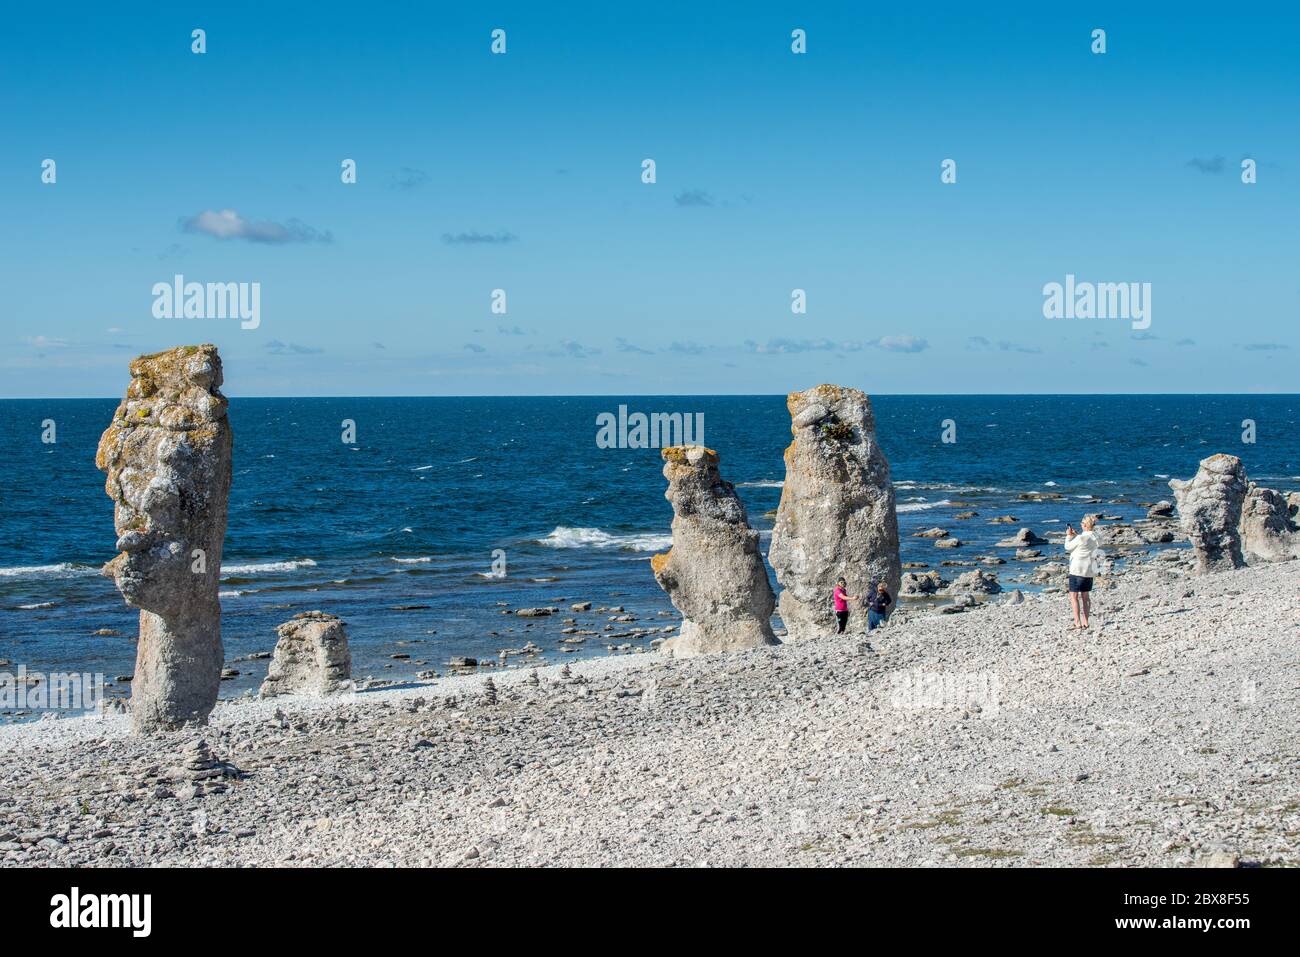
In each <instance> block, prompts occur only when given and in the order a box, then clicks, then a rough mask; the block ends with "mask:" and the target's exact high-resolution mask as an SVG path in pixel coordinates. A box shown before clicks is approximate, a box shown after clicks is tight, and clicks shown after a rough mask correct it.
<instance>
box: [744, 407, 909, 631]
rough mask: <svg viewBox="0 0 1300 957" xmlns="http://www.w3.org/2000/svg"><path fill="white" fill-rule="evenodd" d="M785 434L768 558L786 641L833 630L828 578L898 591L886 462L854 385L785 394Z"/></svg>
mask: <svg viewBox="0 0 1300 957" xmlns="http://www.w3.org/2000/svg"><path fill="white" fill-rule="evenodd" d="M786 406H787V407H788V408H789V410H790V418H791V427H790V431H791V433H792V434H793V435H794V440H793V441H792V442H791V443H790V447H789V448H787V449H786V450H785V487H784V489H783V490H782V492H781V504H780V506H779V507H778V508H777V511H776V526H775V527H774V528H773V530H772V547H771V549H769V551H768V560H769V561H770V562H771V563H772V568H773V570H774V571H775V572H776V577H777V580H778V581H779V582H780V583H781V585H782V587H783V591H782V592H781V606H780V608H781V620H782V621H784V622H785V627H786V630H787V632H788V633H789V636H790V638H791V639H792V640H798V639H802V638H811V637H816V636H817V635H819V634H827V633H829V632H830V631H831V630H832V628H833V627H834V623H835V615H834V606H833V605H832V602H831V592H832V589H833V588H834V587H835V580H836V579H837V578H840V577H843V578H845V579H846V580H847V582H848V586H849V591H850V592H851V593H853V594H865V593H866V589H867V588H869V587H872V586H873V584H874V583H877V582H882V581H883V582H884V583H885V587H886V588H887V589H888V590H889V593H890V595H892V596H894V598H895V599H897V597H898V588H899V580H900V579H901V577H902V563H901V562H900V560H899V557H898V515H897V513H896V511H895V508H894V486H893V483H892V481H891V480H890V476H889V463H888V462H887V461H886V460H885V455H884V453H883V452H882V451H881V450H880V446H879V445H878V444H877V442H876V422H875V417H874V416H873V415H872V413H871V402H870V400H869V399H868V398H867V397H866V395H865V394H863V393H862V392H859V391H858V390H857V389H846V388H844V387H842V386H837V385H819V386H817V387H816V388H815V389H809V390H807V391H806V392H792V393H790V395H789V396H788V398H787V399H786Z"/></svg>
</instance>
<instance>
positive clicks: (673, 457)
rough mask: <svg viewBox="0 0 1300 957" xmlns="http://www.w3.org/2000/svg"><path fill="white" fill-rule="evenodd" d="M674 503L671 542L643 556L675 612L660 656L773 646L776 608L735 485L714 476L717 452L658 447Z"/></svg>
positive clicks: (667, 494)
mask: <svg viewBox="0 0 1300 957" xmlns="http://www.w3.org/2000/svg"><path fill="white" fill-rule="evenodd" d="M662 454H663V458H664V477H665V478H666V479H668V491H667V492H665V493H664V497H665V498H667V499H668V500H669V501H670V502H672V503H673V546H672V548H671V549H669V550H668V551H667V552H664V553H663V554H661V555H655V556H654V558H652V559H651V561H650V567H651V569H652V570H653V571H654V576H655V580H656V581H657V582H659V586H660V587H661V588H662V589H663V590H664V591H666V592H667V593H668V597H669V598H670V599H671V600H672V603H673V606H674V607H675V608H676V609H677V610H678V611H680V612H681V613H682V629H681V633H680V634H679V635H677V636H676V637H674V638H670V639H669V640H668V641H666V642H664V644H663V647H662V648H661V649H660V650H661V651H663V652H664V653H665V654H668V655H672V656H674V657H679V658H684V657H690V656H693V655H704V654H712V653H714V652H720V651H743V650H747V649H750V648H758V647H761V646H762V645H775V644H776V643H777V640H776V636H775V635H774V634H773V633H772V625H771V622H770V621H769V619H770V618H771V617H772V610H773V608H775V606H776V599H775V597H774V596H773V594H772V585H771V583H770V582H769V581H768V580H767V569H766V568H764V567H763V555H762V553H761V552H759V550H758V532H756V531H754V529H752V528H750V527H749V518H748V516H747V515H746V514H745V506H744V504H743V503H742V502H741V501H740V498H739V497H738V496H737V495H736V487H735V486H734V485H732V484H731V483H730V482H725V481H723V479H722V476H721V475H720V474H719V473H718V453H717V452H714V451H713V450H712V449H706V448H703V447H701V446H698V445H686V446H676V447H673V448H667V449H664V450H663V453H662Z"/></svg>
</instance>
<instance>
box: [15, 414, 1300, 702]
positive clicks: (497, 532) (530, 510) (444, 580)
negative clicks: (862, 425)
mask: <svg viewBox="0 0 1300 957" xmlns="http://www.w3.org/2000/svg"><path fill="white" fill-rule="evenodd" d="M116 404H117V401H116V400H114V399H105V400H91V399H87V400H43V399H42V400H8V401H0V435H3V436H4V457H3V459H0V659H8V660H9V661H10V662H11V663H12V664H11V667H16V666H17V665H18V664H24V665H26V666H27V668H28V670H29V671H43V670H64V671H88V672H102V673H103V674H105V675H107V676H108V677H109V680H110V681H111V680H112V678H113V676H115V675H128V674H130V673H131V672H132V670H133V667H134V655H135V652H134V641H133V636H134V633H135V622H136V613H135V612H133V611H131V610H130V609H128V608H127V607H126V606H125V605H124V604H123V602H122V600H121V598H120V596H119V595H118V593H117V591H116V590H115V588H114V587H113V583H112V581H111V580H110V579H107V578H103V577H101V576H99V575H98V569H99V567H100V566H101V565H102V564H103V563H104V562H105V561H107V560H109V559H111V558H112V557H113V555H114V550H113V543H114V538H115V536H114V530H113V514H112V505H111V502H110V500H109V499H108V497H107V496H106V495H105V494H104V477H103V475H102V473H100V472H99V471H97V470H96V468H95V464H94V457H95V447H96V444H97V443H98V440H99V436H100V433H101V432H102V430H103V429H104V427H105V425H106V424H107V423H108V421H109V419H110V417H111V414H112V412H113V409H114V408H115V407H116ZM620 404H626V405H627V406H628V407H629V409H630V410H631V411H633V412H636V411H640V412H645V413H650V412H681V413H703V414H704V422H705V435H704V443H705V444H707V445H709V446H710V447H712V448H714V449H717V450H718V452H719V453H720V455H721V457H722V471H723V475H724V476H725V477H726V478H727V479H728V480H730V481H732V482H734V483H736V485H737V486H738V490H739V493H740V495H741V497H742V498H743V500H744V502H745V504H746V506H747V508H748V509H749V515H750V520H751V522H752V523H753V524H754V526H755V527H757V528H758V529H760V530H761V531H762V534H763V541H764V543H765V546H766V543H767V542H768V541H769V536H770V531H771V528H772V517H773V516H772V513H773V512H774V510H775V509H776V507H777V503H778V501H779V500H780V495H781V487H780V486H781V481H782V479H783V478H784V471H785V469H784V463H783V459H782V452H783V450H784V449H785V447H786V445H787V444H788V442H789V438H790V422H789V415H788V413H787V412H786V408H785V400H784V397H782V396H716V397H700V396H659V397H649V396H647V397H633V398H625V399H618V398H608V397H606V398H601V397H575V398H314V399H287V398H282V399H253V398H248V399H239V398H236V399H233V400H232V401H231V405H230V420H231V423H232V426H233V428H234V434H235V462H234V485H233V489H232V492H231V501H230V519H229V527H228V530H227V535H226V547H225V562H224V565H223V569H222V575H223V579H222V585H221V602H222V610H223V633H224V638H225V644H226V658H227V661H232V660H234V659H237V658H241V657H243V656H246V655H249V654H250V653H253V652H265V651H269V650H270V649H271V648H272V647H274V644H275V626H276V625H277V624H279V623H281V622H283V621H285V620H287V619H288V618H290V617H292V616H293V615H294V614H296V613H298V612H300V611H305V610H309V609H321V610H324V611H329V612H333V613H335V614H338V615H340V616H342V617H343V618H344V619H345V620H346V621H347V622H348V625H349V634H350V638H351V643H352V650H353V658H354V672H355V674H357V675H358V676H366V675H374V676H375V677H377V678H388V679H405V678H411V677H413V676H414V675H415V674H416V673H417V672H419V671H423V670H427V669H429V668H433V669H436V670H438V671H439V672H441V671H442V670H443V669H444V667H445V666H446V663H447V662H448V659H449V658H450V657H451V656H453V655H466V656H472V657H476V658H480V659H487V660H495V659H496V657H497V652H498V651H499V650H500V649H502V648H517V647H520V646H521V645H523V644H524V643H525V642H527V641H533V642H535V643H536V644H538V645H540V646H542V648H543V649H544V650H545V655H544V660H546V661H551V662H558V661H560V660H562V659H565V658H567V657H569V656H567V655H564V654H561V653H560V651H559V648H560V645H559V644H558V643H557V642H558V639H559V638H560V637H561V635H560V634H559V629H560V628H561V627H562V624H561V622H560V619H561V618H564V617H568V613H567V612H566V613H565V614H564V615H559V616H555V617H554V618H551V619H537V620H534V621H532V622H531V623H530V622H526V621H525V620H523V619H516V618H514V617H513V616H505V615H502V614H501V607H502V604H503V603H505V604H508V605H509V606H511V607H519V606H523V605H545V604H561V605H563V606H564V607H566V608H567V606H568V604H569V603H571V602H575V601H592V602H594V603H595V604H596V605H597V606H600V605H622V606H623V607H624V608H625V609H626V611H627V612H629V613H632V614H634V615H636V616H637V617H638V618H639V619H642V620H641V621H639V622H638V624H642V625H651V624H658V625H662V624H664V623H665V622H666V621H667V620H668V619H666V618H663V617H658V613H659V612H661V611H663V612H667V611H671V606H670V604H669V602H668V601H667V599H666V597H665V596H664V594H663V593H662V592H661V591H660V589H659V588H658V586H657V585H656V584H655V581H654V578H653V576H652V575H651V573H650V567H649V558H650V556H651V555H652V554H653V553H654V552H655V551H659V550H662V549H664V548H666V547H667V546H668V544H669V542H670V535H669V525H670V522H671V520H672V510H671V507H670V506H669V504H668V502H667V501H666V500H665V499H664V489H665V482H664V479H663V476H662V473H661V468H662V465H661V461H660V457H659V452H658V450H656V449H607V448H599V447H598V446H597V443H596V432H597V428H596V417H597V416H598V415H599V414H600V413H604V412H617V408H618V406H619V405H620ZM873 406H874V409H875V414H876V421H877V435H878V439H879V442H880V444H881V446H882V448H883V449H884V451H885V454H886V455H887V457H888V458H889V461H890V464H891V467H892V471H893V477H894V481H895V485H896V487H897V498H898V506H899V524H900V531H901V536H902V548H903V560H904V561H923V562H930V563H933V564H936V565H937V563H938V562H939V561H940V560H941V559H945V558H947V559H953V558H956V559H962V558H973V557H975V556H978V555H980V554H983V553H985V552H987V551H988V550H989V549H988V546H990V545H991V544H992V543H993V542H994V541H995V540H997V539H998V538H1001V537H1004V536H1005V535H1007V534H1009V533H1010V532H1011V531H1014V528H1015V526H1012V528H1011V529H1008V528H1007V527H1006V526H1003V525H990V524H988V523H987V519H988V518H989V517H991V516H993V515H996V514H1005V513H1011V514H1014V515H1015V516H1017V518H1018V519H1019V522H1018V524H1019V525H1027V526H1030V527H1032V528H1034V529H1035V530H1036V531H1040V532H1041V531H1049V530H1052V529H1059V528H1061V527H1063V524H1064V523H1065V522H1071V521H1072V522H1076V523H1077V521H1078V520H1079V518H1080V517H1081V516H1082V514H1083V513H1084V512H1086V511H1098V510H1104V511H1105V512H1107V513H1108V514H1114V515H1121V516H1123V517H1124V518H1125V519H1131V518H1136V517H1140V516H1142V515H1143V514H1144V513H1145V507H1144V506H1142V505H1140V504H1139V503H1143V502H1154V501H1157V500H1159V499H1162V498H1171V495H1170V491H1169V488H1168V486H1167V481H1168V479H1169V477H1171V476H1174V477H1187V476H1190V475H1191V474H1192V473H1193V472H1194V471H1195V470H1196V466H1197V462H1198V461H1199V460H1200V459H1201V458H1203V457H1205V456H1207V455H1210V454H1212V453H1214V452H1231V453H1233V454H1235V455H1239V456H1241V457H1242V459H1243V460H1244V461H1245V464H1246V468H1247V471H1248V472H1249V474H1250V476H1251V478H1252V479H1255V480H1257V481H1259V482H1260V483H1261V484H1266V485H1269V486H1272V487H1275V488H1281V489H1294V488H1298V487H1300V396H1295V395H1285V396H1260V395H1245V396H1227V395H1214V396H1187V395H1180V396H879V397H876V398H874V399H873ZM46 419H52V420H54V423H55V427H56V429H57V433H56V438H57V441H56V442H55V443H53V444H44V443H42V441H41V435H42V428H43V426H42V422H43V421H44V420H46ZM345 419H350V420H353V421H354V422H355V423H356V442H355V444H352V445H349V444H345V443H344V442H343V441H342V440H341V437H342V432H343V424H342V423H343V420H345ZM947 419H951V420H953V421H954V423H955V426H956V441H955V442H952V443H945V442H943V441H942V430H943V423H944V420H947ZM1246 419H1250V420H1253V421H1254V423H1255V429H1256V433H1255V441H1254V442H1253V443H1245V442H1243V436H1242V434H1243V425H1242V423H1243V420H1246ZM1025 492H1057V493H1060V494H1061V495H1063V496H1064V498H1063V499H1062V500H1060V501H1056V502H1042V503H1036V502H1024V501H1019V500H1017V496H1018V495H1019V494H1021V493H1025ZM1094 496H1095V497H1096V498H1097V499H1100V500H1101V502H1102V503H1107V504H1105V506H1104V509H1102V508H1100V507H1099V506H1096V505H1087V504H1085V502H1086V501H1087V500H1089V499H1091V498H1092V497H1094ZM966 509H975V510H976V511H978V512H980V517H979V518H977V519H974V520H969V521H961V522H954V521H953V519H952V515H953V513H955V512H957V511H961V510H966ZM933 525H940V526H944V527H947V528H949V529H951V530H952V531H954V532H956V533H957V534H959V535H960V537H961V538H962V539H963V541H966V542H969V543H970V545H969V546H968V547H964V548H962V549H958V550H956V551H955V552H950V551H944V552H941V553H940V552H939V551H938V550H936V549H935V548H934V546H933V544H932V542H931V541H930V540H928V539H919V538H913V537H911V533H912V532H914V531H917V530H919V529H922V528H928V527H930V526H933ZM496 550H500V551H501V552H504V559H505V572H506V574H505V576H504V577H502V578H495V577H492V571H493V561H494V552H495V551H496ZM1003 555H1004V557H1007V558H1010V557H1011V555H1010V554H1009V553H1008V552H1007V551H1006V550H1003ZM1024 570H1025V569H1024V567H1021V566H1018V565H1017V564H1016V563H1015V562H1010V563H1009V564H1008V565H1005V566H1002V567H1001V568H999V569H998V572H999V575H1000V576H1001V577H1002V578H1003V580H1004V581H1005V580H1007V579H1008V578H1011V577H1013V576H1015V575H1016V574H1017V573H1019V572H1021V571H1024ZM773 585H774V586H776V582H775V579H773ZM577 617H579V618H580V619H581V620H583V621H584V623H586V622H593V621H594V622H595V625H594V628H595V629H596V630H599V629H600V628H602V627H603V626H604V624H605V616H604V615H595V614H586V615H579V616H577ZM646 619H649V620H646ZM656 619H657V620H656ZM585 627H593V626H591V625H585ZM103 629H108V630H110V631H111V632H114V633H115V634H108V635H95V634H94V633H95V632H96V631H100V630H103ZM627 642H630V643H632V644H633V645H634V646H648V642H649V636H647V637H645V638H641V639H635V640H634V639H619V640H618V641H617V643H618V644H623V643H627ZM608 653H609V651H608V650H607V649H606V642H605V641H602V640H601V639H598V638H592V639H590V640H589V641H588V642H587V643H586V644H585V645H582V646H580V648H579V651H578V652H577V653H576V656H578V657H581V656H583V655H606V654H608ZM393 654H409V655H410V656H411V657H410V658H409V659H401V660H395V659H393V658H391V657H390V656H391V655H393ZM235 667H236V668H237V669H238V670H240V671H241V675H240V676H239V677H238V678H236V679H234V680H230V681H226V682H223V685H222V692H223V695H225V696H231V695H237V694H241V693H243V692H244V691H245V690H247V689H250V688H256V686H257V685H258V684H259V683H260V682H261V679H262V677H263V676H264V675H265V667H266V662H265V661H254V662H247V661H245V662H239V663H237V664H236V665H235Z"/></svg>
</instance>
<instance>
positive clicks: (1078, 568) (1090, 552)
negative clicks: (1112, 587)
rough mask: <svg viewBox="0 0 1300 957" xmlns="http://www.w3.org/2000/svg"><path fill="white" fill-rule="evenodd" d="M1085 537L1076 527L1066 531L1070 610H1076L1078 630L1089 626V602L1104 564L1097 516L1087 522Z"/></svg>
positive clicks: (1075, 624)
mask: <svg viewBox="0 0 1300 957" xmlns="http://www.w3.org/2000/svg"><path fill="white" fill-rule="evenodd" d="M1082 524H1083V534H1081V535H1076V534H1075V531H1074V526H1069V527H1067V528H1066V529H1065V550H1066V552H1068V553H1069V555H1070V579H1069V581H1070V584H1069V588H1070V607H1071V608H1072V609H1073V610H1074V627H1075V628H1087V627H1088V603H1089V596H1090V594H1091V592H1092V580H1093V578H1094V577H1096V575H1097V572H1098V571H1100V570H1101V569H1100V568H1099V566H1100V564H1101V537H1100V536H1099V535H1098V534H1097V533H1096V532H1095V531H1094V529H1095V528H1096V525H1097V519H1096V517H1095V516H1092V515H1086V516H1084V519H1083V522H1082Z"/></svg>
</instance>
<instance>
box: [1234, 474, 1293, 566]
mask: <svg viewBox="0 0 1300 957" xmlns="http://www.w3.org/2000/svg"><path fill="white" fill-rule="evenodd" d="M1241 551H1242V555H1243V556H1244V557H1245V559H1246V561H1247V562H1249V563H1251V564H1254V563H1256V562H1285V561H1290V560H1291V559H1293V558H1300V532H1297V530H1296V526H1295V524H1293V522H1292V520H1291V517H1290V507H1289V503H1288V502H1287V497H1286V496H1285V495H1283V494H1282V493H1281V492H1277V491H1274V490H1273V489H1271V488H1260V487H1259V486H1258V485H1256V484H1255V483H1254V482H1251V483H1250V484H1249V485H1248V486H1247V489H1246V498H1245V501H1244V502H1242V506H1241Z"/></svg>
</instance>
